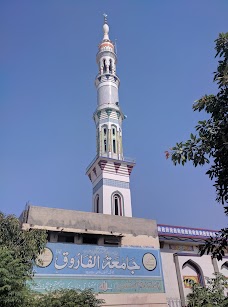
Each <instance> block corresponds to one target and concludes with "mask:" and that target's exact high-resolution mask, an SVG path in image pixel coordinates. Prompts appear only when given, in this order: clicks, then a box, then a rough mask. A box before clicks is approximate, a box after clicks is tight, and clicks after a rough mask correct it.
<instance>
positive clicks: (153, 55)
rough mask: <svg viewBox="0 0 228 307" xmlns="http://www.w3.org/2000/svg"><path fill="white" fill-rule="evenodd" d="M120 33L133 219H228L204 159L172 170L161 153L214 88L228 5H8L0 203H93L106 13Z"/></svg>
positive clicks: (50, 1) (54, 0)
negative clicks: (132, 162) (90, 172)
mask: <svg viewBox="0 0 228 307" xmlns="http://www.w3.org/2000/svg"><path fill="white" fill-rule="evenodd" d="M104 12H106V13H107V14H108V20H109V25H110V38H111V39H112V40H114V39H117V47H118V66H117V74H118V76H119V77H120V80H121V86H120V105H121V108H122V110H123V111H124V113H125V114H126V115H127V119H126V121H125V122H124V126H123V146H124V153H125V156H130V157H134V158H136V161H137V164H136V167H135V169H134V170H133V172H132V174H131V191H132V205H133V215H134V216H135V217H144V218H149V219H156V220H157V222H158V223H164V224H171V225H172V224H173V225H183V226H192V227H202V228H204V227H205V228H210V229H218V228H221V227H223V226H225V225H226V224H227V219H226V217H225V215H224V214H223V209H222V206H221V205H218V204H216V202H215V191H214V188H213V187H212V182H211V181H210V180H209V179H208V178H207V177H206V175H205V172H206V170H207V167H202V168H194V167H193V166H191V165H187V166H185V167H182V166H178V167H174V166H173V165H172V163H171V161H170V160H168V161H167V160H166V159H165V155H164V151H165V150H166V149H168V148H169V147H171V146H173V145H174V144H175V142H177V141H182V140H185V139H187V138H188V136H189V134H190V132H192V131H194V129H193V128H194V126H195V125H196V123H197V120H200V119H203V118H204V114H203V113H202V114H201V113H194V112H193V111H192V104H193V102H194V100H196V99H198V98H200V97H201V96H202V95H204V94H205V93H208V94H209V93H216V85H215V84H213V82H212V80H213V71H215V70H216V65H217V60H215V59H214V55H215V51H214V40H215V39H216V37H217V36H218V33H219V32H226V31H227V30H228V19H227V12H228V2H227V1H225V0H224V1H210V0H207V1H204V0H202V1H196V0H195V1H180V0H176V1H149V0H148V1H145V0H144V1H134V0H129V1H127V0H125V1H120V0H119V1H85V0H84V1H76V0H67V1H63V0H62V1H59V0H47V1H23V0H21V1H13V0H12V1H1V2H0V38H1V39H0V41H1V48H0V140H1V151H0V210H2V211H3V212H5V213H14V214H16V215H19V214H20V213H21V212H22V210H23V209H24V206H25V203H26V202H27V201H30V203H31V204H33V205H38V206H50V207H56V208H65V209H75V210H80V211H91V198H92V186H91V182H90V181H89V179H88V178H87V177H86V176H85V169H86V167H87V165H88V164H89V163H90V161H91V160H92V159H93V158H94V156H95V150H96V145H95V126H94V123H93V120H92V114H93V112H94V110H95V108H96V89H95V87H94V79H95V76H96V74H97V72H98V68H97V65H96V61H95V56H96V53H97V46H98V44H99V42H100V41H101V39H102V24H103V17H102V14H103V13H104Z"/></svg>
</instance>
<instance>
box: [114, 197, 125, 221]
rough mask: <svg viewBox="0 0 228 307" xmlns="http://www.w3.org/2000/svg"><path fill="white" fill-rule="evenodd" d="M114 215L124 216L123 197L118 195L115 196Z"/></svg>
mask: <svg viewBox="0 0 228 307" xmlns="http://www.w3.org/2000/svg"><path fill="white" fill-rule="evenodd" d="M113 214H114V215H120V216H122V215H123V210H122V202H121V196H120V195H119V194H117V193H116V194H114V195H113Z"/></svg>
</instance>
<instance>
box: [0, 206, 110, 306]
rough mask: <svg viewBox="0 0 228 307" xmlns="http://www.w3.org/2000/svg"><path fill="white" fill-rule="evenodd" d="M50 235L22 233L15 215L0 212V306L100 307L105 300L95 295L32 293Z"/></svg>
mask: <svg viewBox="0 0 228 307" xmlns="http://www.w3.org/2000/svg"><path fill="white" fill-rule="evenodd" d="M46 241H47V234H46V231H43V230H38V229H32V230H22V229H21V223H20V221H19V220H18V219H17V218H16V217H15V216H13V215H8V216H5V215H4V214H3V213H1V212H0V306H1V307H47V306H49V307H99V306H101V304H102V303H104V300H101V299H97V298H96V296H95V295H94V294H93V292H92V291H91V290H90V289H88V290H84V291H77V290H68V289H62V290H58V291H54V292H49V293H47V294H40V293H36V292H33V291H31V290H30V288H29V287H28V286H27V283H26V281H27V280H28V279H31V278H32V270H33V265H34V261H35V259H36V258H37V256H38V254H39V253H40V252H41V251H42V249H43V248H44V247H45V245H46Z"/></svg>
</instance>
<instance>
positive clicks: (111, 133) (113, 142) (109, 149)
mask: <svg viewBox="0 0 228 307" xmlns="http://www.w3.org/2000/svg"><path fill="white" fill-rule="evenodd" d="M103 16H104V24H103V32H104V37H103V40H102V41H101V43H100V44H99V46H98V53H97V56H96V62H97V65H98V74H97V76H96V78H95V86H96V89H97V108H96V111H95V112H94V115H93V118H94V121H95V125H96V131H97V133H96V135H97V136H96V139H97V155H96V157H95V159H94V160H93V162H92V163H91V164H90V165H89V166H88V168H87V172H86V173H87V175H88V176H89V178H90V180H91V181H92V183H93V211H94V212H99V213H106V214H115V215H125V216H132V209H131V195H130V188H129V176H130V173H131V171H132V168H133V166H134V165H135V162H134V161H133V160H132V159H131V160H129V159H126V158H125V157H124V155H123V146H122V122H123V120H124V119H125V116H124V115H123V113H122V111H121V109H120V105H119V85H120V80H119V78H118V76H117V74H116V64H117V55H116V53H115V48H114V43H113V42H112V41H111V40H110V39H109V26H108V23H107V15H106V14H103ZM110 187H112V188H110Z"/></svg>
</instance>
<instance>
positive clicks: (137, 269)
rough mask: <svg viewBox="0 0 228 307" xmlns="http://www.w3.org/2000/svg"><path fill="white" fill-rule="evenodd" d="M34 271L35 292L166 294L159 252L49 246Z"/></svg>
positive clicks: (89, 246)
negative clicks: (79, 291)
mask: <svg viewBox="0 0 228 307" xmlns="http://www.w3.org/2000/svg"><path fill="white" fill-rule="evenodd" d="M39 258H40V259H39V260H37V262H36V263H37V266H36V267H35V268H34V273H35V285H33V288H34V290H38V291H45V290H55V289H58V288H69V289H72V288H75V289H81V290H83V289H85V288H93V289H94V291H95V292H106V293H121V292H124V293H131V292H134V293H136V292H138V293H140V292H153V293H162V292H164V285H163V277H162V268H161V259H160V252H159V250H156V249H152V248H140V247H139V248H135V247H105V246H97V245H84V244H83V245H77V244H65V243H48V244H47V247H46V249H45V252H44V253H43V254H42V255H41V256H40V257H39Z"/></svg>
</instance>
